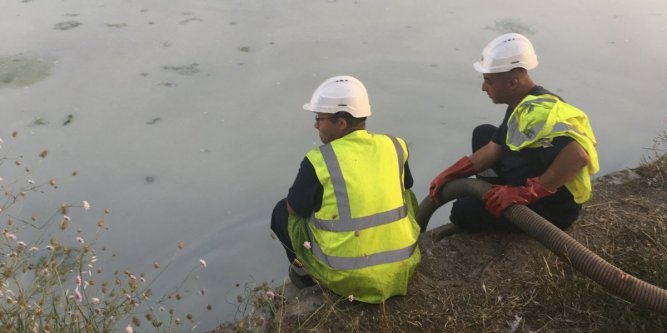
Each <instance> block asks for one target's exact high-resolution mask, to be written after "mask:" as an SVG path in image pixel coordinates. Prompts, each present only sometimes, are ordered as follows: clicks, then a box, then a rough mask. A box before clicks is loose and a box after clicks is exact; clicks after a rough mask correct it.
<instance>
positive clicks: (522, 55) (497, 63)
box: [473, 33, 537, 74]
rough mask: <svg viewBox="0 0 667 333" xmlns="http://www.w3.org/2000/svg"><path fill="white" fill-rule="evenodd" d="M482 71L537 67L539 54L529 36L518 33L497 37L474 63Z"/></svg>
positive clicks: (490, 71) (506, 70)
mask: <svg viewBox="0 0 667 333" xmlns="http://www.w3.org/2000/svg"><path fill="white" fill-rule="evenodd" d="M473 67H474V68H475V70H476V71H478V72H480V73H483V74H484V73H503V72H509V71H511V70H512V69H514V68H517V67H521V68H525V69H526V70H529V69H533V68H535V67H537V56H536V55H535V49H533V44H531V43H530V41H529V40H528V38H526V37H525V36H523V35H520V34H517V33H509V34H504V35H500V36H498V37H496V38H495V39H494V40H492V41H491V42H490V43H489V44H487V45H486V47H485V48H484V50H482V56H481V57H480V59H479V61H477V62H475V63H474V64H473Z"/></svg>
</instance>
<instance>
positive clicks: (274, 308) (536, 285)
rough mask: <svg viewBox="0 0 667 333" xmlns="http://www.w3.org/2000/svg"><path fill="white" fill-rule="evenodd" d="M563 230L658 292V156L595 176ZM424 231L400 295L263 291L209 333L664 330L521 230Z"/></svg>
mask: <svg viewBox="0 0 667 333" xmlns="http://www.w3.org/2000/svg"><path fill="white" fill-rule="evenodd" d="M567 233H568V234H569V235H570V236H572V237H573V238H574V239H576V240H578V241H579V242H580V243H581V244H583V245H584V246H586V247H587V248H588V249H590V250H592V251H593V252H594V253H596V254H598V255H599V256H600V257H602V258H603V259H605V260H607V261H608V262H610V263H611V264H613V265H615V266H616V267H618V268H620V269H622V270H624V271H625V272H627V273H629V274H631V275H633V276H635V277H637V278H639V279H642V280H644V281H646V282H648V283H651V284H653V285H656V286H659V287H661V288H667V156H663V157H662V158H659V159H656V160H655V161H653V162H652V163H650V164H646V165H643V166H641V167H639V168H636V169H632V170H625V171H622V172H619V173H615V174H611V175H608V176H604V177H600V178H598V179H597V180H596V182H595V184H594V197H593V199H592V200H591V201H589V202H588V203H586V204H585V206H584V210H583V213H582V215H581V217H580V219H579V220H578V221H577V222H576V223H575V225H574V226H573V227H572V228H570V229H569V230H567ZM431 235H432V233H426V234H424V235H423V237H422V239H421V241H420V244H421V248H422V253H423V259H422V263H421V264H420V266H419V267H418V269H417V271H416V273H415V275H414V277H413V278H412V280H411V282H410V288H409V292H408V295H407V296H405V297H393V298H391V299H389V300H387V302H385V303H384V304H382V305H368V304H364V303H359V302H350V301H348V300H347V298H341V297H339V296H336V295H334V294H332V293H330V292H328V291H326V290H323V289H321V288H318V287H311V288H307V289H304V290H301V291H297V292H294V291H292V292H288V291H286V289H285V288H283V287H282V286H281V287H280V288H270V287H269V286H266V285H265V286H263V287H259V288H258V289H257V293H256V295H255V299H254V300H253V302H254V303H255V305H256V311H254V312H253V313H251V314H249V315H248V316H247V317H246V318H244V319H243V320H240V321H238V322H235V323H225V324H224V325H221V326H220V327H218V328H217V329H216V330H215V331H214V332H210V333H222V332H667V316H665V315H659V314H656V313H653V312H651V311H650V310H647V309H645V308H641V307H639V306H637V305H634V304H631V303H629V302H627V301H625V300H623V299H620V298H618V297H617V296H614V295H612V294H610V293H608V292H607V291H606V290H605V289H603V288H602V287H601V286H599V285H598V284H597V283H595V282H593V281H592V280H590V279H589V278H587V277H585V276H583V275H582V274H581V273H579V272H577V271H576V270H574V269H573V268H572V267H571V266H570V265H569V264H568V263H567V262H566V261H565V260H563V259H561V258H559V257H557V256H556V255H555V254H554V253H552V252H551V251H549V250H548V249H546V248H545V247H544V246H543V245H542V244H540V243H539V242H537V241H536V240H534V239H532V238H530V237H529V236H527V235H525V234H523V233H521V232H518V231H517V232H503V233H497V232H496V233H476V234H471V233H460V234H454V235H451V236H449V237H446V238H444V239H443V240H441V241H439V242H434V241H433V239H432V237H431ZM287 290H289V286H288V288H287ZM267 291H270V293H269V294H268V295H271V293H275V294H276V296H275V297H273V298H269V297H267Z"/></svg>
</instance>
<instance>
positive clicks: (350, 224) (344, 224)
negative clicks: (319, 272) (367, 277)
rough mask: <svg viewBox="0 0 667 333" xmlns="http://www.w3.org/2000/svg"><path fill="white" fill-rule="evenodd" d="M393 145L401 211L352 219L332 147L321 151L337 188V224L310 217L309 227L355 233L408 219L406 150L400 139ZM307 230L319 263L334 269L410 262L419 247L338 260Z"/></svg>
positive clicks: (344, 186)
mask: <svg viewBox="0 0 667 333" xmlns="http://www.w3.org/2000/svg"><path fill="white" fill-rule="evenodd" d="M389 137H390V138H391V140H392V142H393V144H394V148H395V149H396V155H397V156H398V163H399V165H398V167H399V170H400V173H399V179H398V181H399V182H400V184H399V185H400V188H401V194H402V196H403V205H401V206H400V207H398V208H395V209H391V210H388V211H385V212H381V213H378V214H373V215H370V216H364V217H360V218H352V213H351V208H350V201H349V198H348V196H347V184H346V183H345V178H344V177H343V172H342V170H341V168H340V164H339V163H338V159H337V158H336V153H335V152H334V150H333V147H332V146H331V144H327V145H323V146H321V147H320V151H321V152H322V157H323V158H324V163H325V164H326V166H327V169H328V171H329V177H331V182H332V185H333V188H334V194H335V196H336V202H337V203H338V215H339V219H338V220H321V219H318V218H315V215H313V216H311V218H310V220H309V223H311V224H313V225H314V226H315V227H317V228H318V229H321V230H328V231H334V232H352V231H357V230H362V229H367V228H372V227H376V226H380V225H383V224H387V223H392V222H396V221H399V220H401V219H403V218H405V217H406V216H407V210H408V208H407V204H406V203H405V189H404V188H403V182H402V179H401V177H403V157H404V153H403V148H402V147H401V145H400V143H399V142H398V139H396V138H395V137H391V136H389ZM307 229H308V234H309V238H310V239H311V241H312V243H311V249H312V253H313V255H314V256H315V257H316V258H318V259H319V260H321V261H323V262H325V263H327V264H328V265H329V266H330V267H331V268H333V269H358V268H364V267H368V266H375V265H380V264H385V263H391V262H396V261H401V260H405V259H407V258H409V257H410V256H411V255H412V253H413V252H414V249H415V247H416V246H417V243H413V244H411V245H409V246H407V247H405V248H402V249H398V250H390V251H384V252H378V253H373V254H370V255H363V256H360V257H339V256H331V255H326V254H324V253H323V252H322V249H321V248H320V246H319V244H317V242H316V241H315V237H314V235H313V233H312V230H311V229H310V228H307Z"/></svg>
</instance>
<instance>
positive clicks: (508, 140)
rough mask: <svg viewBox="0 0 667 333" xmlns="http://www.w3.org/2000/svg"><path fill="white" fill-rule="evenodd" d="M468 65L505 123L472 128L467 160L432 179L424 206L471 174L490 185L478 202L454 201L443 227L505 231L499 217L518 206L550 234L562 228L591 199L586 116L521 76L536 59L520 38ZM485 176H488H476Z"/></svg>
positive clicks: (591, 148) (591, 140) (591, 144)
mask: <svg viewBox="0 0 667 333" xmlns="http://www.w3.org/2000/svg"><path fill="white" fill-rule="evenodd" d="M473 66H474V68H475V70H477V71H478V72H479V73H481V74H482V76H483V78H484V82H483V83H482V91H484V92H486V93H487V95H488V96H489V98H490V99H491V101H493V103H495V104H507V105H508V107H507V109H506V111H505V117H504V119H503V121H502V123H501V124H500V126H499V127H495V126H493V125H481V126H478V127H477V128H475V130H474V131H473V139H472V141H473V143H472V146H473V147H472V149H473V153H472V155H470V156H464V157H463V158H461V159H460V160H459V161H458V162H456V163H454V164H453V165H451V166H450V167H449V168H447V169H445V170H444V171H443V172H442V173H440V174H439V175H438V176H437V177H435V179H433V181H432V182H431V187H430V192H429V196H430V197H431V200H432V201H437V200H438V197H439V195H440V191H441V189H442V187H443V186H444V185H445V184H447V183H448V182H449V181H451V180H453V179H457V178H463V177H468V176H471V175H474V174H477V175H478V178H483V179H486V180H488V181H489V182H491V183H493V184H495V185H494V186H493V187H492V188H491V189H490V190H489V191H488V192H487V193H486V194H485V195H484V198H483V199H484V200H479V199H477V198H473V197H462V198H459V199H458V200H456V201H455V202H454V204H453V205H452V211H451V215H450V220H451V221H452V223H454V224H455V225H456V226H457V227H459V228H461V229H464V230H469V231H478V230H483V229H494V228H508V227H511V225H510V222H509V221H508V220H507V219H505V218H503V217H501V215H502V214H503V212H504V211H505V210H506V209H507V208H508V207H510V206H511V205H514V204H520V205H527V206H528V207H530V208H531V209H532V210H533V211H535V212H536V213H538V214H540V215H541V216H542V217H544V218H545V219H547V220H548V221H550V222H551V223H552V224H554V225H556V226H557V227H559V228H561V229H566V228H568V227H569V226H570V225H571V224H572V223H573V222H574V221H575V220H576V219H577V217H578V216H579V212H580V210H581V204H582V203H583V202H585V201H587V200H588V199H589V198H590V196H591V175H592V174H594V173H595V172H597V171H598V169H599V165H598V159H597V152H596V150H595V144H596V142H595V136H594V135H593V131H592V129H591V126H590V124H589V122H588V117H587V116H586V114H585V113H584V112H583V111H581V110H579V109H577V108H576V107H574V106H572V105H570V104H567V103H565V102H564V101H563V100H562V99H561V98H560V97H559V96H557V95H556V94H554V93H552V92H550V91H548V90H546V89H544V88H543V87H541V86H538V85H536V84H535V83H534V82H533V80H532V79H531V77H530V75H529V74H528V71H529V70H531V69H533V68H535V67H537V56H536V55H535V50H534V49H533V45H532V44H531V42H530V41H529V40H528V39H527V38H526V37H524V36H522V35H520V34H516V33H509V34H504V35H501V36H498V37H497V38H495V39H494V40H493V41H491V42H490V43H489V44H488V45H487V46H486V47H485V48H484V50H483V51H482V56H481V58H480V60H479V61H477V62H475V63H474V65H473ZM487 170H488V171H491V170H492V171H493V176H489V175H487V176H486V177H483V176H481V173H482V172H483V171H487Z"/></svg>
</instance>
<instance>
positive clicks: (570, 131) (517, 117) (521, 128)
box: [506, 94, 600, 204]
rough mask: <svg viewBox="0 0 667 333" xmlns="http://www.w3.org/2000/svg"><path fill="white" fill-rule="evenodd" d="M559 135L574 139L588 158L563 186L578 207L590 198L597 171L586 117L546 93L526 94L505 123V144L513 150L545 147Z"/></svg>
mask: <svg viewBox="0 0 667 333" xmlns="http://www.w3.org/2000/svg"><path fill="white" fill-rule="evenodd" d="M563 135H566V136H569V137H571V138H573V139H574V140H576V141H577V142H578V143H579V144H580V145H581V146H582V147H583V148H584V150H586V153H588V156H589V158H590V163H589V164H588V166H586V167H584V168H583V169H581V170H580V171H579V172H578V173H577V175H576V176H575V177H574V179H572V180H571V181H569V182H567V183H566V184H565V187H567V189H568V190H569V191H570V193H572V196H573V197H574V201H575V202H577V203H580V204H581V203H584V202H586V201H587V200H588V199H589V198H590V197H591V192H592V188H591V175H593V174H595V173H596V172H598V171H599V170H600V165H599V163H598V154H597V151H596V150H595V145H596V144H597V143H596V141H595V135H594V134H593V130H592V129H591V125H590V124H589V122H588V117H587V116H586V114H585V113H584V112H583V111H581V110H579V109H577V108H576V107H574V106H572V105H570V104H567V103H565V102H563V101H561V100H560V99H559V98H558V97H556V96H553V95H550V94H544V95H539V96H534V95H528V96H526V98H524V99H523V100H522V101H521V103H519V105H518V106H517V107H516V108H514V110H513V111H512V114H511V115H510V117H509V119H508V121H507V139H506V143H507V146H508V147H509V148H510V149H511V150H514V151H519V150H521V149H523V148H537V147H548V146H550V145H551V141H552V140H553V139H554V138H555V137H558V136H563Z"/></svg>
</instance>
